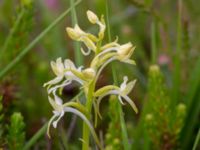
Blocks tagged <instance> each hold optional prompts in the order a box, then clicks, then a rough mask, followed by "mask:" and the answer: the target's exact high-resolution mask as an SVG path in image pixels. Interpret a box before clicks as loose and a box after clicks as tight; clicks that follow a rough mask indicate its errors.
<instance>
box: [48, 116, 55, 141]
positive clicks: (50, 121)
mask: <svg viewBox="0 0 200 150" xmlns="http://www.w3.org/2000/svg"><path fill="white" fill-rule="evenodd" d="M56 117H57V116H56V115H54V116H52V117H51V119H50V120H49V122H48V126H47V135H48V137H49V138H50V137H51V136H50V132H49V131H50V126H51V123H52V122H53V120H54V119H55V118H56Z"/></svg>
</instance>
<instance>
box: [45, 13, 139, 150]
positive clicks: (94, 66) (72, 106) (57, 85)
mask: <svg viewBox="0 0 200 150" xmlns="http://www.w3.org/2000/svg"><path fill="white" fill-rule="evenodd" d="M87 17H88V20H89V21H90V23H92V24H97V25H98V26H99V32H98V35H93V34H91V33H86V32H85V31H83V30H82V29H81V28H80V27H79V26H78V25H77V24H76V25H75V26H74V28H70V27H68V28H66V31H67V33H68V35H69V37H70V38H71V39H73V40H76V41H80V42H83V43H84V45H85V46H86V48H87V50H83V48H81V52H82V53H83V55H89V54H90V53H91V52H93V53H94V58H93V59H92V61H91V63H90V67H88V68H86V69H84V67H83V66H80V67H76V66H75V65H74V63H73V62H72V61H71V60H69V59H65V60H64V62H63V61H62V59H61V58H58V59H57V60H56V61H55V62H54V61H52V62H51V67H52V70H53V72H54V73H55V75H56V77H55V78H54V79H53V80H50V81H49V82H47V83H45V84H44V86H46V87H47V92H48V95H49V96H48V99H49V102H50V104H51V106H52V107H53V109H54V110H53V116H52V118H51V119H50V121H49V124H48V131H47V133H48V135H49V136H50V134H49V129H50V126H51V125H53V127H54V128H56V127H57V123H58V121H59V120H60V119H61V118H62V117H63V116H64V114H65V112H71V113H74V114H76V115H78V116H79V117H81V118H82V119H83V121H84V123H85V124H86V125H87V127H88V128H86V127H85V125H83V139H82V140H83V149H84V150H85V149H88V148H89V134H88V131H87V130H88V129H89V130H90V131H91V133H92V135H93V138H94V140H95V141H96V143H97V145H98V146H99V148H100V149H102V146H101V145H100V142H99V140H98V137H97V135H96V133H95V130H94V128H93V126H92V123H91V122H92V121H91V116H92V114H91V110H92V106H94V112H95V123H96V120H97V113H99V104H100V102H101V100H102V99H103V98H104V97H105V96H107V95H117V96H118V99H119V101H120V102H121V104H124V103H123V100H122V99H124V100H125V101H126V102H128V103H129V104H130V105H131V107H132V108H133V110H134V111H135V112H136V113H137V112H138V110H137V107H136V105H135V104H134V102H133V101H132V100H131V99H130V98H129V97H128V94H129V93H130V91H131V90H132V89H133V87H134V85H135V83H136V80H133V81H131V82H129V83H127V81H128V77H124V82H123V83H122V84H121V85H120V87H118V86H115V85H107V86H104V87H102V88H100V89H98V90H96V91H95V87H96V82H97V80H98V78H99V75H100V74H101V72H102V71H103V69H104V68H105V67H106V65H107V64H109V63H110V62H112V61H114V60H117V61H120V62H124V63H128V64H131V65H135V61H134V60H132V59H131V56H132V54H133V52H134V49H135V47H134V46H133V45H132V43H131V42H128V43H126V44H122V45H120V44H119V43H118V39H116V40H115V41H114V42H111V43H107V44H105V45H102V43H103V38H104V33H105V29H106V25H105V21H104V17H103V16H101V19H99V18H98V17H97V16H96V14H94V13H93V12H92V11H89V10H88V11H87ZM72 81H76V82H78V83H79V84H80V86H81V87H82V88H81V90H83V92H84V94H85V97H86V102H85V104H81V103H80V102H79V101H72V100H71V101H68V102H66V103H64V104H63V100H62V99H61V98H60V96H59V91H61V90H62V89H63V87H65V86H67V85H69V84H71V83H72ZM92 104H94V105H92ZM99 115H100V113H99Z"/></svg>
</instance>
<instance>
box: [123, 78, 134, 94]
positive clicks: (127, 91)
mask: <svg viewBox="0 0 200 150" xmlns="http://www.w3.org/2000/svg"><path fill="white" fill-rule="evenodd" d="M135 83H136V80H133V81H131V82H129V83H128V84H127V85H126V88H125V89H124V91H122V93H123V94H124V95H128V94H129V93H130V92H131V91H132V89H133V87H134V86H135Z"/></svg>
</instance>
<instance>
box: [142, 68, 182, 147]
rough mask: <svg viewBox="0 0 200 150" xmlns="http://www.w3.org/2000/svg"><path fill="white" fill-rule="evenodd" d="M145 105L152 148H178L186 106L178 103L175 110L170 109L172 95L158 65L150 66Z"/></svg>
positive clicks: (145, 119)
mask: <svg viewBox="0 0 200 150" xmlns="http://www.w3.org/2000/svg"><path fill="white" fill-rule="evenodd" d="M145 105H146V107H145V109H146V110H145V111H146V113H145V115H144V122H145V127H146V131H147V136H148V138H149V139H150V141H151V143H153V144H152V145H153V146H152V148H153V149H163V150H165V149H174V148H176V147H177V146H178V135H179V133H180V130H181V128H182V126H183V119H184V117H185V111H186V108H185V107H186V106H185V105H184V104H178V105H177V106H176V109H175V110H172V109H170V97H169V95H168V92H167V90H166V86H165V82H164V77H163V75H162V73H161V71H160V69H159V67H158V66H157V65H153V66H151V67H150V71H149V81H148V96H147V102H146V104H145ZM147 106H148V107H147Z"/></svg>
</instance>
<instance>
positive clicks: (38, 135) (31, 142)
mask: <svg viewBox="0 0 200 150" xmlns="http://www.w3.org/2000/svg"><path fill="white" fill-rule="evenodd" d="M47 126H48V123H46V124H44V125H43V126H42V128H41V129H40V130H39V131H38V132H37V133H36V134H35V135H34V136H33V137H32V138H31V139H30V140H29V141H28V142H27V143H26V145H25V146H24V148H23V150H29V149H30V148H31V147H32V146H33V145H34V144H35V143H36V142H37V140H38V139H39V138H41V137H42V136H43V135H44V134H45V133H46V131H47Z"/></svg>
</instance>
